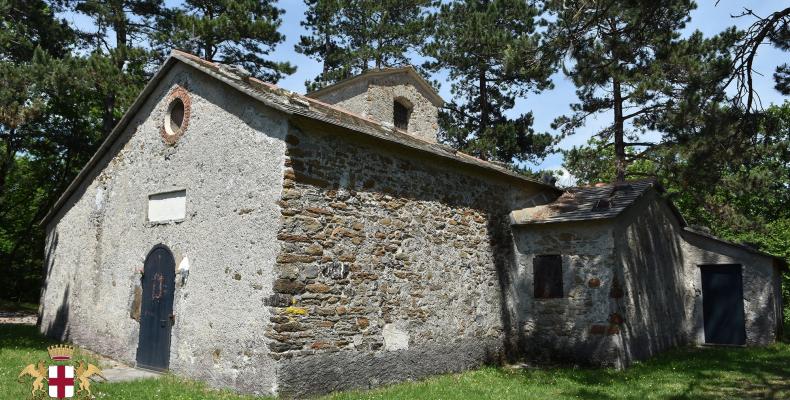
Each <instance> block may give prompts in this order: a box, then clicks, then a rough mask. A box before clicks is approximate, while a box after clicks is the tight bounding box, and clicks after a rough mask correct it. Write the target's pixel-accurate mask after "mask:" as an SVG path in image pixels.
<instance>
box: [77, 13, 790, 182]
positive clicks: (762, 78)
mask: <svg viewBox="0 0 790 400" xmlns="http://www.w3.org/2000/svg"><path fill="white" fill-rule="evenodd" d="M166 3H167V5H168V6H172V5H174V4H177V3H179V1H175V0H168V1H166ZM278 4H279V6H280V7H281V8H283V9H284V10H285V14H284V15H283V16H282V20H283V23H282V26H281V27H280V32H281V33H283V34H284V35H285V41H284V42H283V43H281V44H279V45H278V46H277V47H276V48H275V50H274V52H273V53H272V54H271V55H270V56H271V58H272V59H274V60H276V61H288V62H290V63H291V64H293V65H295V66H297V70H296V72H295V73H294V74H293V75H290V76H288V77H286V78H284V79H282V80H280V82H278V85H279V86H281V87H283V88H285V89H288V90H291V91H294V92H297V93H305V86H304V82H305V81H306V80H309V79H312V78H313V77H315V76H316V75H318V73H319V72H320V71H321V63H319V62H318V61H315V60H312V59H310V58H309V57H306V56H304V55H302V54H299V53H297V52H296V51H295V50H294V45H295V44H296V43H297V42H298V41H299V36H300V35H304V34H306V33H307V32H306V30H305V29H304V27H302V26H301V24H300V22H301V21H302V20H303V19H304V13H305V10H306V6H305V4H304V2H303V1H302V0H280V1H279V3H278ZM788 5H790V0H754V1H743V0H742V1H736V0H720V1H719V2H718V4H716V0H698V1H697V9H696V10H694V11H693V12H692V14H691V22H690V23H689V24H688V26H687V28H686V30H685V32H684V33H685V34H690V33H691V32H693V31H695V30H699V31H701V32H702V33H703V34H704V35H705V36H713V35H715V34H717V33H719V32H721V31H723V30H724V29H726V28H728V27H730V26H733V25H734V26H738V27H742V28H745V27H746V26H748V25H750V24H751V22H752V21H753V20H752V19H750V18H748V17H744V18H732V15H737V14H739V13H740V12H741V11H743V8H744V7H749V8H750V9H752V10H753V11H754V12H755V13H756V14H757V15H761V16H765V15H767V14H769V13H770V12H772V11H776V10H778V9H780V8H783V7H786V6H788ZM62 17H64V18H66V19H67V20H70V21H71V22H72V23H73V24H74V25H76V26H77V27H79V28H81V29H89V26H90V22H89V20H88V19H87V18H86V17H85V16H82V15H79V14H73V13H67V14H64V15H63V16H62ZM787 59H788V55H787V53H783V52H781V51H779V50H777V49H775V48H773V47H771V46H768V45H766V46H763V47H762V48H761V49H760V51H759V53H758V55H757V57H756V59H755V65H754V67H755V70H756V71H757V73H758V74H756V75H755V87H756V88H757V91H758V93H759V95H760V97H761V99H762V102H763V105H764V106H767V105H769V104H771V103H782V102H784V101H786V100H788V98H787V97H786V96H782V95H781V94H780V93H779V92H777V91H776V90H774V89H773V85H774V83H773V77H772V75H773V72H774V69H775V68H776V66H777V65H780V64H782V63H785V62H787ZM422 61H423V59H422V58H420V57H419V56H416V57H414V59H413V61H412V63H413V64H420V63H422ZM430 78H433V79H436V80H438V81H439V82H440V83H441V88H440V91H439V94H440V95H441V96H442V97H443V98H444V99H446V100H449V99H451V98H452V96H451V94H450V84H449V82H447V75H446V72H440V73H437V74H435V75H434V76H432V77H430ZM553 81H554V85H555V87H554V89H552V90H548V91H544V92H542V93H539V94H530V95H529V97H527V98H524V99H518V101H517V102H516V107H515V108H514V109H513V110H511V111H510V112H509V114H510V115H513V116H515V115H519V114H522V113H526V112H529V111H532V113H533V115H534V118H535V123H534V128H535V130H536V131H538V132H541V131H542V132H550V133H554V131H553V130H552V129H551V127H550V125H551V122H552V121H553V120H554V119H555V118H556V117H558V116H561V115H565V114H570V112H571V109H570V104H571V103H572V102H574V101H575V100H576V94H575V87H574V85H573V83H572V82H570V81H569V80H568V79H567V78H566V77H565V76H564V75H562V74H561V73H557V74H555V75H554V76H553ZM610 120H611V115H610V114H602V115H600V116H598V118H594V119H592V120H589V121H588V123H587V125H586V126H585V127H584V128H582V129H581V130H579V132H578V133H577V134H575V135H573V136H570V137H567V138H565V139H563V140H562V141H561V142H560V143H559V148H561V149H569V148H571V147H573V146H579V145H583V144H585V143H586V142H587V140H588V139H589V138H590V137H591V136H592V134H593V133H594V132H596V131H597V130H598V129H599V128H601V127H602V126H605V125H607V124H608V122H609V121H610ZM526 166H528V167H530V168H532V169H552V170H558V169H560V168H561V166H562V154H561V153H557V154H553V155H550V156H548V157H547V158H546V159H545V160H543V161H542V162H541V163H539V164H527V165H526ZM571 180H572V179H571ZM561 183H562V182H561ZM564 183H565V184H572V183H573V182H569V181H568V179H567V178H566V179H565V182H564Z"/></svg>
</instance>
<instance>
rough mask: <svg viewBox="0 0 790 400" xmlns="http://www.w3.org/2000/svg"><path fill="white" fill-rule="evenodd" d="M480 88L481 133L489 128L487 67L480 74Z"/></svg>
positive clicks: (481, 69)
mask: <svg viewBox="0 0 790 400" xmlns="http://www.w3.org/2000/svg"><path fill="white" fill-rule="evenodd" d="M478 90H479V91H480V134H481V135H482V134H483V133H484V132H485V130H486V129H487V128H488V81H487V80H486V70H485V68H480V72H479V74H478Z"/></svg>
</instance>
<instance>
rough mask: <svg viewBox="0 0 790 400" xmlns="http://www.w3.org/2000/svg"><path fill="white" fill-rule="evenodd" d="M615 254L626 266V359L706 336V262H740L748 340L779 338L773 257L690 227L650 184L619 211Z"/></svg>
mask: <svg viewBox="0 0 790 400" xmlns="http://www.w3.org/2000/svg"><path fill="white" fill-rule="evenodd" d="M617 232H618V233H617V234H616V236H615V237H616V242H617V243H618V244H619V245H618V246H617V252H616V254H617V260H618V263H622V264H623V266H624V275H625V279H624V281H625V297H624V298H623V300H622V302H620V303H619V304H618V306H619V307H620V308H621V309H622V314H623V317H624V320H625V324H624V330H623V331H624V335H623V357H624V360H625V361H626V363H628V362H630V361H632V360H636V359H643V358H646V357H649V356H652V355H654V354H656V353H658V352H660V351H663V350H666V349H669V348H671V347H675V346H678V345H683V344H686V343H705V332H704V321H703V313H702V301H703V299H702V282H701V273H700V268H699V266H700V265H705V264H740V265H742V268H743V269H742V271H743V295H744V313H745V314H744V315H745V319H746V321H745V322H746V343H747V345H765V344H769V343H773V341H774V340H775V336H776V327H777V325H776V322H777V321H776V315H777V313H776V307H777V305H778V304H779V303H780V301H781V300H779V299H780V294H779V292H777V291H776V284H775V282H776V279H778V277H779V276H778V275H777V274H776V273H775V269H774V266H773V260H772V259H771V258H770V257H767V256H764V255H760V254H756V253H754V252H750V251H748V250H746V249H743V248H741V247H738V246H733V245H730V244H726V243H723V242H721V241H717V240H713V239H709V238H705V237H703V236H700V235H697V234H694V233H690V232H687V231H684V230H683V229H682V226H681V225H680V223H679V221H678V219H677V217H676V216H675V215H673V211H672V210H671V209H670V208H669V206H668V205H667V203H666V201H665V200H663V199H662V198H661V197H660V196H659V195H658V194H656V193H655V192H653V191H651V192H649V193H648V194H646V195H645V197H644V198H643V199H641V200H640V202H639V203H638V204H636V205H635V206H634V207H633V208H632V209H631V210H629V211H628V212H626V213H625V215H623V216H621V217H620V221H619V223H618V228H617Z"/></svg>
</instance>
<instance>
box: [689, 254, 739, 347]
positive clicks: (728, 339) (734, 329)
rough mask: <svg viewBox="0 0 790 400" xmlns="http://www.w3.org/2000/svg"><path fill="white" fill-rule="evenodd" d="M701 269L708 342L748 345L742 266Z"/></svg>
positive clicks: (704, 317)
mask: <svg viewBox="0 0 790 400" xmlns="http://www.w3.org/2000/svg"><path fill="white" fill-rule="evenodd" d="M700 270H701V273H702V314H703V319H704V323H705V343H710V344H729V345H744V344H746V325H745V323H744V314H743V276H742V273H741V266H740V265H738V264H722V265H702V266H700Z"/></svg>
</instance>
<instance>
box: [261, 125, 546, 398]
mask: <svg viewBox="0 0 790 400" xmlns="http://www.w3.org/2000/svg"><path fill="white" fill-rule="evenodd" d="M321 129H322V128H321V127H306V128H303V130H304V132H309V133H303V132H302V131H301V130H299V129H292V130H291V132H290V133H289V135H288V136H287V137H286V142H287V143H288V149H287V155H288V157H287V159H286V161H285V167H286V169H285V176H284V183H283V186H284V188H283V195H282V199H281V201H280V203H279V204H280V206H281V213H282V227H281V230H280V232H279V235H278V239H279V240H280V243H281V251H280V254H279V255H278V256H277V272H278V277H277V279H276V280H275V282H274V292H275V294H274V295H273V296H272V297H271V298H270V299H269V304H270V305H271V307H272V308H271V313H272V317H271V322H272V326H271V328H270V329H269V330H268V331H267V332H266V336H267V337H268V338H269V339H270V342H269V348H270V349H271V352H272V357H274V358H275V359H278V360H280V371H279V372H278V382H279V388H280V393H283V394H285V395H297V396H301V395H305V394H309V393H315V392H325V391H327V390H328V389H343V388H350V387H370V386H375V385H378V384H383V383H387V382H394V381H400V380H404V379H413V378H418V377H421V376H424V375H427V374H431V373H440V372H447V371H454V370H459V369H464V368H469V367H472V366H476V365H479V364H480V363H483V362H486V361H493V360H498V359H499V357H500V356H501V352H502V337H503V331H505V330H507V329H508V328H509V326H508V322H507V321H505V320H508V319H509V318H504V320H503V313H505V310H504V309H503V298H502V296H501V286H502V274H503V273H504V272H505V271H506V270H508V269H510V268H512V262H513V257H514V254H513V249H512V239H511V236H510V231H509V222H508V219H507V215H508V212H509V211H510V210H511V209H512V207H513V206H514V205H517V204H526V203H528V202H529V201H533V202H534V199H532V200H530V199H529V198H530V197H531V196H535V195H537V194H538V193H537V189H538V188H540V187H539V186H538V185H534V186H533V185H523V184H522V185H523V186H522V187H518V186H514V185H513V184H512V183H508V182H500V181H498V180H497V179H496V178H492V177H486V176H476V175H475V174H474V173H471V172H469V171H467V172H464V171H459V170H458V169H457V168H458V167H457V166H452V165H441V164H436V163H434V162H432V161H430V160H426V159H419V158H415V157H414V156H409V155H408V154H405V153H399V152H397V151H396V150H395V149H389V150H387V149H382V148H380V145H379V144H378V143H365V142H363V141H359V140H356V141H355V140H352V139H351V138H349V137H348V135H347V134H345V135H344V134H342V133H339V132H338V133H333V134H325V133H322V132H321ZM344 136H345V138H343V137H344ZM524 186H526V187H524ZM538 197H539V198H540V199H541V200H542V201H546V200H547V198H545V197H543V196H538Z"/></svg>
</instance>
